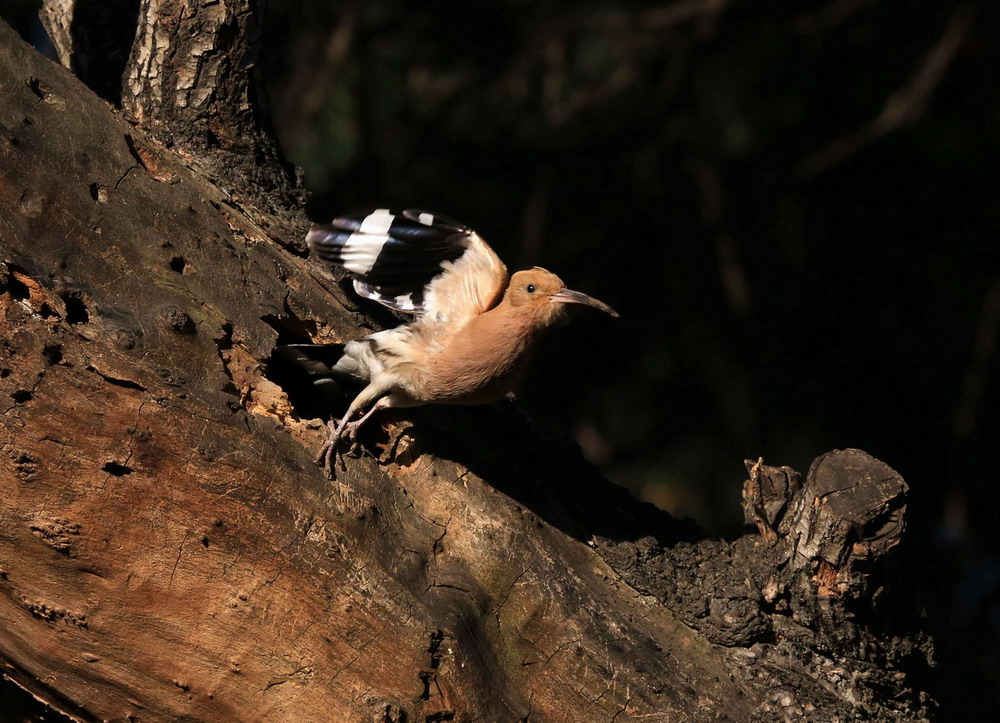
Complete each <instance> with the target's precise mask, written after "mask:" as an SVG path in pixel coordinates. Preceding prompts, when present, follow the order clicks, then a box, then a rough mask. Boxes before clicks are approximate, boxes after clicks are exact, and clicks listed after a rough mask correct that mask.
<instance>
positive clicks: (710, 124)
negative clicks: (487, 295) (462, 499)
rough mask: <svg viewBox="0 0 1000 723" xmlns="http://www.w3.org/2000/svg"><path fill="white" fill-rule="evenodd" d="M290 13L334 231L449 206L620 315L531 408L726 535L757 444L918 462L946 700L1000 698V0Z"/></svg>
mask: <svg viewBox="0 0 1000 723" xmlns="http://www.w3.org/2000/svg"><path fill="white" fill-rule="evenodd" d="M272 8H273V10H274V13H275V18H274V19H273V21H272V23H273V24H272V27H273V28H275V31H274V33H273V35H272V41H273V42H272V47H271V52H270V53H269V55H268V56H267V57H268V65H267V67H268V71H269V73H270V77H271V79H272V91H273V92H272V98H273V102H274V113H275V121H276V126H277V129H278V132H279V135H280V136H281V138H282V141H283V145H284V147H285V149H286V151H287V153H288V154H289V156H290V158H291V159H292V160H293V161H294V162H295V163H296V164H297V165H299V166H301V167H302V168H303V169H304V170H305V172H306V175H305V178H306V185H307V186H308V187H309V188H310V189H311V190H312V191H313V192H314V194H315V195H314V198H313V201H312V203H311V211H312V213H313V215H314V217H315V218H317V219H326V218H328V217H331V216H333V215H336V214H337V213H339V212H343V211H345V210H353V209H357V208H362V207H366V206H392V207H418V208H429V209H432V210H437V211H440V212H442V213H445V214H448V215H452V216H454V217H456V218H460V219H462V220H464V221H466V222H467V223H469V224H471V225H473V226H474V227H475V228H476V229H477V230H479V231H480V232H481V233H482V234H483V235H484V236H485V237H486V238H487V239H489V240H490V242H491V243H492V244H493V245H494V246H495V247H496V248H497V250H498V252H499V253H500V254H501V256H502V257H503V258H504V259H505V260H507V262H508V265H510V266H511V267H512V268H518V267H523V266H528V265H532V264H536V263H537V264H542V265H544V266H546V267H548V268H551V269H553V270H556V271H557V273H559V274H560V275H561V276H562V277H563V278H564V279H565V280H566V281H567V283H569V284H570V285H571V286H573V287H575V288H579V289H581V290H584V291H586V292H588V293H592V294H593V295H595V296H597V297H599V298H601V299H604V300H606V301H608V302H609V303H611V304H612V305H613V306H615V307H616V308H618V310H619V311H620V312H621V313H622V318H621V319H620V320H617V321H611V320H609V319H604V318H599V317H598V316H597V315H594V314H586V313H583V314H579V315H578V318H577V320H576V322H575V323H574V324H572V325H570V326H568V327H566V328H565V329H563V330H561V331H560V333H559V334H558V335H557V337H556V338H555V339H554V340H553V341H552V342H551V343H550V345H549V349H548V352H549V353H547V354H546V355H545V356H544V358H543V359H541V360H540V364H539V365H537V366H538V368H537V369H536V370H535V375H534V377H533V379H532V382H531V383H530V384H529V388H528V389H527V390H526V393H525V395H524V403H525V404H526V405H527V406H528V407H529V409H531V410H532V413H533V415H534V416H535V417H536V418H538V419H540V420H543V422H544V424H545V425H546V426H547V427H549V428H550V429H553V430H555V431H556V432H557V433H560V434H562V435H564V436H567V437H569V436H573V437H575V438H576V440H577V441H578V442H579V443H580V445H581V448H582V449H583V451H584V453H585V454H587V455H588V456H589V457H591V459H593V460H594V461H595V462H596V463H598V464H599V465H600V466H601V467H602V468H603V470H604V472H605V473H606V474H607V475H608V476H609V477H610V478H611V479H614V480H616V481H618V482H620V483H622V484H624V485H626V486H628V487H629V488H630V489H632V490H633V491H634V493H635V494H636V495H637V496H639V497H641V498H643V499H647V500H650V501H652V502H654V503H656V504H659V505H661V506H663V507H665V508H666V509H668V510H670V511H671V512H674V513H675V514H680V515H691V516H694V517H695V518H696V519H698V521H699V522H700V523H702V525H703V526H704V527H705V528H706V529H707V530H709V531H710V532H713V533H716V534H735V533H737V532H738V531H739V530H740V528H741V524H742V519H741V514H740V510H739V506H738V505H739V490H740V484H741V482H742V480H743V469H742V467H741V464H740V461H741V460H742V459H744V458H752V459H756V458H757V457H758V456H763V457H764V459H765V460H767V461H768V462H770V463H774V464H789V465H792V466H794V467H796V468H797V469H799V470H802V471H803V472H804V471H805V470H806V469H807V468H808V465H809V463H810V461H811V460H812V458H813V457H815V456H816V455H818V454H820V453H822V452H824V451H826V450H829V449H832V448H837V447H841V448H842V447H849V446H856V447H861V448H864V449H865V450H868V451H869V452H871V453H873V454H875V455H876V456H878V457H880V458H882V459H884V460H885V461H887V462H888V463H890V464H891V465H893V466H894V467H896V468H897V469H898V470H899V471H900V472H901V473H902V474H903V475H904V476H905V477H906V479H907V480H908V481H909V483H910V485H911V490H912V492H911V504H910V520H911V531H910V533H909V544H908V546H907V550H906V551H904V552H903V553H902V555H903V556H909V557H907V561H908V564H910V565H912V575H911V577H912V578H913V579H914V589H915V590H920V589H921V588H923V589H924V593H923V594H925V595H926V596H927V599H928V600H931V601H932V603H931V604H932V606H935V605H936V606H937V607H936V610H935V614H936V615H938V616H939V620H940V622H939V623H938V625H940V626H941V627H939V628H935V629H934V632H936V633H937V634H938V648H939V652H940V655H941V658H942V669H943V670H944V673H943V681H944V682H942V683H941V684H940V685H941V691H940V692H938V693H937V694H938V695H939V696H941V697H943V698H944V699H945V700H946V702H949V701H950V704H951V706H952V709H953V710H959V709H961V706H962V704H961V703H960V701H963V700H964V701H966V702H965V703H964V705H965V706H966V707H967V708H969V710H970V712H971V710H972V709H973V708H974V706H975V703H969V702H968V701H969V700H974V698H966V697H965V696H964V694H961V693H959V692H958V691H960V690H961V689H962V685H969V686H973V687H984V688H988V689H992V690H996V687H997V684H998V683H1000V673H998V672H997V671H998V669H997V667H996V663H997V662H998V661H997V660H996V657H997V651H998V649H1000V647H998V644H997V639H998V637H997V636H998V635H1000V583H997V582H996V579H997V576H996V575H995V574H993V575H985V576H984V575H981V574H980V573H979V572H977V571H981V570H983V569H987V570H995V569H998V568H1000V558H998V554H997V550H998V549H1000V548H998V545H997V543H998V542H1000V535H998V532H997V530H998V526H997V525H995V524H994V523H993V519H992V518H993V516H994V514H995V513H994V509H995V508H996V506H997V504H998V503H1000V490H998V485H997V482H998V480H1000V447H998V444H997V442H998V440H1000V419H998V417H997V414H996V411H997V409H998V401H1000V400H998V395H1000V388H998V385H997V384H996V368H997V361H996V355H995V347H996V341H997V332H998V325H1000V246H998V231H1000V195H998V193H997V188H998V184H997V182H998V180H1000V178H998V174H997V170H998V168H1000V144H998V142H997V139H998V131H1000V95H998V94H997V93H996V90H995V83H994V82H991V81H990V80H989V79H990V78H993V79H995V78H997V77H1000V74H998V72H1000V55H998V54H997V53H996V52H995V39H994V36H995V33H996V31H997V30H1000V24H998V22H997V21H998V19H1000V18H998V15H1000V12H998V11H1000V8H998V7H997V6H996V4H994V3H986V2H983V3H979V4H975V3H964V4H961V3H949V2H942V3H936V4H929V3H919V2H912V1H905V0H904V1H898V2H886V1H884V0H883V1H877V0H833V1H831V2H816V1H814V0H813V1H806V2H799V3H777V2H767V1H761V0H757V1H755V2H745V1H744V2H729V1H728V0H676V1H675V2H659V3H657V2H647V1H644V0H631V1H624V0H623V1H621V2H586V1H585V2H573V3H570V2H556V1H552V0H550V1H548V2H520V1H515V0H508V2H493V3H484V2H463V3H457V2H430V3H421V4H419V5H418V6H414V5H412V4H410V3H405V2H400V1H398V0H381V1H378V2H365V3H361V2H342V3H337V4H333V5H326V4H320V3H308V4H305V5H304V6H303V5H300V4H299V3H296V2H286V3H280V2H279V3H275V4H273V5H272ZM935 73H937V74H936V75H935ZM991 581H992V582H991ZM963 591H964V592H963ZM970 591H974V594H973V593H972V592H970ZM949 626H950V627H949ZM932 627H933V626H932ZM963 662H964V663H969V662H971V663H973V664H978V665H979V670H980V672H981V674H982V676H983V677H982V678H976V677H975V676H972V677H970V676H968V675H967V670H966V668H968V667H969V666H968V665H966V666H963V665H962V663H963ZM955 706H957V707H955ZM970 706H971V707H970Z"/></svg>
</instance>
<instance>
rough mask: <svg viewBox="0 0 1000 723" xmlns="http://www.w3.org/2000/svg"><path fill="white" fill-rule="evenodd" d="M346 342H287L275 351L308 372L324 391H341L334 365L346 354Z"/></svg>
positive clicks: (311, 379) (308, 376)
mask: <svg viewBox="0 0 1000 723" xmlns="http://www.w3.org/2000/svg"><path fill="white" fill-rule="evenodd" d="M345 346H347V345H346V344H285V345H281V346H278V347H276V348H275V352H276V353H277V354H278V355H280V356H281V358H282V359H284V360H285V361H288V362H291V363H292V364H294V365H295V366H296V367H297V368H299V369H300V370H302V371H304V372H305V373H306V376H307V378H308V379H309V380H310V381H311V382H312V383H313V384H315V385H316V386H318V387H323V388H324V391H338V392H339V391H341V390H340V385H339V384H337V382H336V380H335V378H334V376H335V373H334V367H336V366H337V362H338V361H340V359H341V358H342V357H343V356H344V347H345Z"/></svg>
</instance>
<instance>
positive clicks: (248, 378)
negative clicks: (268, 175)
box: [0, 26, 926, 721]
mask: <svg viewBox="0 0 1000 723" xmlns="http://www.w3.org/2000/svg"><path fill="white" fill-rule="evenodd" d="M194 165H195V166H196V167H197V169H196V170H193V169H192V168H191V167H189V165H186V164H185V162H184V158H183V157H182V156H179V155H177V154H175V153H173V152H171V151H170V150H168V149H166V148H164V147H163V146H162V145H160V144H158V143H157V142H156V141H155V140H152V139H151V138H150V137H148V136H147V135H146V134H145V133H144V132H143V131H142V130H141V129H138V128H136V127H135V126H133V125H131V124H130V123H128V122H126V121H125V120H124V119H123V118H122V117H121V116H119V115H118V114H117V113H115V112H114V111H113V110H112V109H111V108H110V107H109V106H108V105H107V104H106V103H104V102H103V101H101V100H100V99H98V98H97V97H96V96H95V95H94V94H93V93H92V92H91V91H90V90H88V89H87V88H86V87H85V86H83V85H82V84H80V83H79V82H78V81H77V80H76V79H75V78H73V76H71V75H70V74H69V73H68V72H67V71H65V70H64V69H62V68H59V67H58V66H56V65H54V64H52V63H50V62H48V61H46V60H44V59H43V58H41V57H40V56H38V55H37V54H35V53H34V51H32V50H31V49H30V48H28V47H27V46H25V45H24V44H23V43H21V41H20V40H19V39H17V37H16V36H15V35H14V34H13V33H12V32H11V31H10V30H9V29H8V28H7V27H6V26H0V208H2V209H3V213H2V214H0V262H2V266H0V285H2V288H0V292H2V293H0V416H2V420H3V423H2V427H0V664H2V666H3V671H4V673H5V675H7V676H9V678H11V679H12V680H14V681H16V682H17V683H18V684H19V685H21V686H23V687H25V688H27V689H28V690H30V691H32V692H33V693H35V694H36V695H37V696H39V697H40V698H42V699H44V700H46V701H47V702H49V703H50V704H51V705H52V706H54V707H55V708H57V709H59V710H62V711H64V712H65V713H67V714H69V715H71V716H74V717H76V718H79V719H82V720H92V719H112V720H123V719H128V718H129V717H130V716H131V717H132V718H133V719H137V720H178V719H185V720H206V721H216V720H301V721H320V720H338V721H339V720H344V721H347V720H390V721H403V720H406V721H435V720H463V721H473V720H481V721H508V720H509V721H514V720H532V721H536V720H542V721H600V720H609V721H611V720H614V721H627V720H643V721H647V720H663V721H670V720H721V719H729V720H751V719H763V720H770V719H773V717H774V716H780V715H791V716H794V715H797V714H802V715H805V714H809V715H814V716H818V717H820V718H822V719H832V718H833V717H840V718H843V719H850V718H863V717H866V716H868V715H872V714H873V713H874V714H875V715H878V714H879V713H885V714H889V713H891V714H892V715H894V716H896V717H899V718H919V717H921V716H922V715H923V714H924V713H925V711H926V706H925V704H924V702H922V701H921V700H920V699H919V697H918V696H917V695H916V693H914V692H913V691H912V690H911V688H910V685H909V683H908V682H907V680H906V679H905V676H904V674H903V673H902V672H901V671H902V670H904V669H905V666H904V665H902V664H901V663H899V661H898V660H897V659H896V658H893V657H892V655H890V654H889V653H887V652H886V651H889V650H895V649H896V648H893V647H892V646H891V645H888V644H886V645H884V646H883V645H882V642H880V641H882V640H884V639H886V636H885V635H882V637H879V636H878V635H875V634H874V633H871V632H869V631H867V630H866V629H865V627H864V626H865V620H864V616H863V615H862V616H860V617H857V618H856V617H854V616H852V615H850V614H848V613H847V612H845V608H843V604H844V602H845V601H846V600H851V601H854V602H857V601H859V600H860V601H863V600H865V599H866V598H865V597H864V596H865V595H866V594H869V591H867V589H866V588H864V586H858V585H855V586H853V587H852V586H850V585H848V587H847V588H845V590H844V591H843V594H842V595H829V594H827V593H826V592H825V591H824V592H823V593H822V594H821V593H820V590H819V588H818V586H817V585H816V584H814V583H813V582H812V577H813V575H814V570H813V567H811V566H810V565H806V564H803V565H801V566H799V567H794V566H791V565H786V564H785V562H784V561H783V559H784V560H787V559H788V558H787V555H786V556H785V557H784V558H782V555H783V554H784V553H782V552H779V550H784V549H785V548H784V547H783V546H782V545H768V544H767V543H766V542H765V541H764V540H763V539H762V538H761V537H759V536H758V535H756V534H754V535H748V536H747V537H744V538H742V539H741V540H738V541H736V542H734V543H724V542H721V541H702V542H697V543H695V542H685V543H678V541H679V540H682V539H688V540H692V541H693V540H695V537H694V531H693V530H692V529H690V528H689V527H688V526H686V525H682V524H680V523H677V522H676V521H674V520H672V519H670V518H669V517H668V516H666V515H663V514H661V513H658V512H656V511H655V510H653V509H652V508H651V507H649V506H646V505H640V504H638V503H636V502H635V501H633V500H631V499H630V498H629V497H628V495H627V494H626V493H624V491H622V490H620V489H617V488H615V487H613V486H612V485H610V484H608V483H607V482H605V481H603V480H601V479H600V478H599V476H597V475H596V474H595V472H594V471H593V470H592V469H591V468H590V467H589V466H588V465H586V464H585V463H584V462H583V461H582V460H580V458H579V456H578V455H577V454H576V453H575V451H573V450H568V449H564V448H562V447H561V446H560V445H559V444H557V443H554V442H552V441H551V440H546V439H544V438H543V436H542V435H541V434H540V433H539V432H538V431H537V430H534V429H532V428H531V425H530V423H528V422H527V421H526V420H524V419H523V418H522V416H521V415H520V413H519V412H517V411H516V410H515V409H507V410H497V409H492V408H486V409H462V410H457V409H437V410H422V411H415V412H413V413H410V414H407V415H400V416H397V417H394V418H388V419H389V421H388V423H387V424H386V425H385V429H384V430H383V431H381V432H375V433H373V435H372V436H371V437H370V438H369V439H367V440H366V445H367V446H366V448H367V451H368V454H367V455H366V456H364V457H362V458H360V459H352V460H349V461H348V470H347V472H346V473H342V474H341V475H340V478H339V479H338V480H337V481H336V482H331V481H328V480H326V479H325V478H324V477H323V475H322V473H321V471H320V470H319V469H318V468H316V467H315V466H314V465H313V464H312V463H311V456H312V453H313V452H314V451H315V449H316V448H317V446H318V445H319V443H320V441H321V438H322V435H323V431H322V429H321V426H320V424H319V420H316V419H300V418H299V416H300V415H299V414H296V412H295V410H294V409H293V408H292V404H291V403H290V402H289V399H288V397H287V395H286V393H285V390H284V389H283V388H282V387H281V386H279V384H277V383H275V381H273V380H271V379H268V378H267V376H266V375H265V371H266V361H267V360H268V358H269V356H270V354H271V351H272V349H273V347H274V344H275V342H276V340H277V338H278V335H279V332H280V333H281V334H282V335H283V336H284V337H286V338H295V337H297V338H304V337H307V336H312V337H314V338H317V339H345V338H349V337H351V336H354V335H357V334H359V333H362V332H363V331H364V330H365V329H366V328H369V327H370V325H371V324H372V321H371V319H370V318H368V317H367V316H365V315H363V314H362V313H361V312H359V311H358V309H357V308H356V307H355V305H354V302H352V301H350V300H347V299H346V297H345V295H344V294H343V293H342V292H341V290H340V288H339V287H338V285H337V284H336V283H335V282H334V281H333V280H332V279H331V278H330V277H328V276H327V275H326V274H325V273H323V272H321V271H320V270H318V269H317V268H315V267H313V266H311V265H310V263H309V262H308V261H307V260H305V259H303V258H301V257H300V256H299V255H297V254H296V253H295V249H296V245H297V244H298V239H299V238H301V237H297V238H288V237H287V236H286V235H284V234H285V233H286V232H287V231H288V230H289V229H290V228H291V229H296V228H297V229H299V230H301V229H303V228H304V227H305V225H306V221H305V219H304V217H302V216H301V214H299V215H296V213H295V212H293V211H288V210H285V211H283V212H282V213H281V214H272V213H271V212H270V211H268V210H267V209H266V208H261V207H260V206H256V205H252V204H251V199H248V198H246V197H244V198H241V199H238V200H234V198H233V197H232V196H231V195H229V192H227V190H223V188H222V187H220V185H219V184H217V183H215V182H214V180H213V179H210V178H209V177H208V176H206V175H205V174H204V166H203V165H201V164H194ZM222 186H225V187H227V188H232V187H233V186H232V185H231V184H222ZM269 219H271V220H274V219H278V220H275V221H274V223H273V225H269V223H268V221H269ZM289 249H290V250H289ZM272 376H274V375H273V374H272ZM279 381H281V380H280V379H279ZM282 383H284V382H282ZM293 401H294V400H293ZM306 401H308V400H306ZM300 410H301V408H300ZM869 459H870V458H869ZM873 462H874V461H873ZM879 464H880V463H879ZM863 477H864V475H863V474H862V475H861V477H860V478H858V479H862V478H863ZM900 482H901V481H900ZM806 487H807V488H808V485H807V486H806ZM860 487H861V488H862V489H867V485H866V484H864V483H862V484H860ZM897 492H898V493H899V494H901V493H902V489H901V488H900V489H898V490H897ZM734 494H735V491H734ZM810 499H814V498H810ZM815 499H818V498H815ZM901 499H902V498H901V497H899V496H898V495H897V496H896V497H894V498H893V500H894V502H893V503H892V504H893V505H894V507H893V509H894V510H896V511H897V512H898V513H899V519H900V520H901V519H902V517H901V515H902V508H901V505H900V504H899V501H900V500H901ZM797 504H798V503H797V502H796V501H795V499H791V500H790V501H788V502H787V503H786V505H785V506H786V507H787V509H789V510H791V509H798V507H796V505H797ZM809 504H814V503H813V502H810V503H809ZM787 514H788V513H786V515H787ZM771 522H772V523H774V522H775V520H773V519H772V520H771ZM835 527H836V525H834V524H831V525H828V528H829V529H831V530H832V529H833V528H835ZM843 527H844V529H846V530H848V533H849V534H852V535H858V534H860V533H861V531H862V528H865V525H864V524H863V523H862V524H860V526H854V525H852V524H847V525H846V526H843ZM865 529H867V528H865ZM899 529H900V531H901V527H900V528H899ZM776 534H777V533H776ZM781 534H782V535H783V537H782V539H787V533H786V532H785V531H784V530H782V531H781ZM831 534H832V533H831ZM897 537H898V536H897ZM831 539H832V538H831ZM885 549H887V546H886V545H882V546H881V547H878V548H877V549H876V546H873V547H872V548H871V550H870V551H869V553H867V554H869V557H868V561H869V562H872V561H874V559H875V558H876V557H877V556H878V554H881V552H884V550H885ZM810 559H811V558H810ZM838 560H839V558H838ZM838 569H839V568H838ZM702 578H703V579H702ZM804 601H805V602H804ZM817 601H819V602H817ZM816 605H818V606H819V607H816ZM806 610H831V611H834V612H835V613H836V614H835V615H834V614H833V613H831V615H828V616H827V617H825V618H824V617H822V616H821V615H820V614H819V613H815V614H813V615H812V617H808V616H805V614H804V612H803V614H801V615H800V614H799V612H800V611H806ZM831 616H832V617H831ZM833 617H836V619H837V620H841V619H843V618H850V620H852V621H854V622H853V623H852V624H853V628H851V629H852V630H853V631H854V632H852V635H853V636H854V638H852V640H851V641H848V642H844V641H842V640H840V641H839V640H838V639H837V637H836V636H831V635H830V634H829V632H828V631H826V630H825V629H824V626H823V624H822V623H823V622H824V621H825V620H828V619H829V620H833ZM837 620H835V621H834V622H836V621H837ZM782 626H785V627H782ZM858 640H863V642H864V645H865V646H867V648H865V650H867V651H868V652H865V650H861V649H859V648H858V645H857V641H858ZM803 656H805V657H807V658H808V660H805V661H803ZM879 656H881V657H879ZM876 659H878V660H882V661H883V668H884V669H883V670H882V671H881V675H880V671H879V670H877V669H876V668H877V666H876V664H875V663H874V662H873V661H875V660H876ZM910 662H911V663H912V661H910ZM859 671H860V672H859ZM866 676H867V677H866ZM886 691H889V692H886Z"/></svg>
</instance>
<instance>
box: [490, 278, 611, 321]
mask: <svg viewBox="0 0 1000 723" xmlns="http://www.w3.org/2000/svg"><path fill="white" fill-rule="evenodd" d="M506 299H507V300H508V301H509V303H510V305H511V306H512V307H514V308H515V309H518V310H520V311H522V312H530V313H532V315H533V316H535V317H536V318H537V319H538V321H539V322H540V323H541V324H544V325H546V326H548V325H549V324H551V323H553V322H554V321H556V320H557V319H558V318H559V317H560V316H561V315H562V312H563V310H564V308H565V307H563V304H586V305H587V306H593V307H594V308H595V309H600V310H601V311H603V312H605V313H606V314H610V315H611V316H618V312H616V311H615V310H614V309H612V308H611V307H610V306H608V305H607V304H605V303H604V302H603V301H598V300H597V299H595V298H592V297H590V296H587V295H586V294H582V293H580V292H579V291H573V290H572V289H567V288H566V284H564V283H563V282H562V279H560V278H559V277H558V276H556V275H555V274H553V273H552V272H551V271H546V270H545V269H543V268H540V267H538V266H536V267H535V268H533V269H527V270H526V271H518V272H517V273H516V274H514V275H513V276H511V277H510V284H509V285H508V287H507V294H506Z"/></svg>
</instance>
